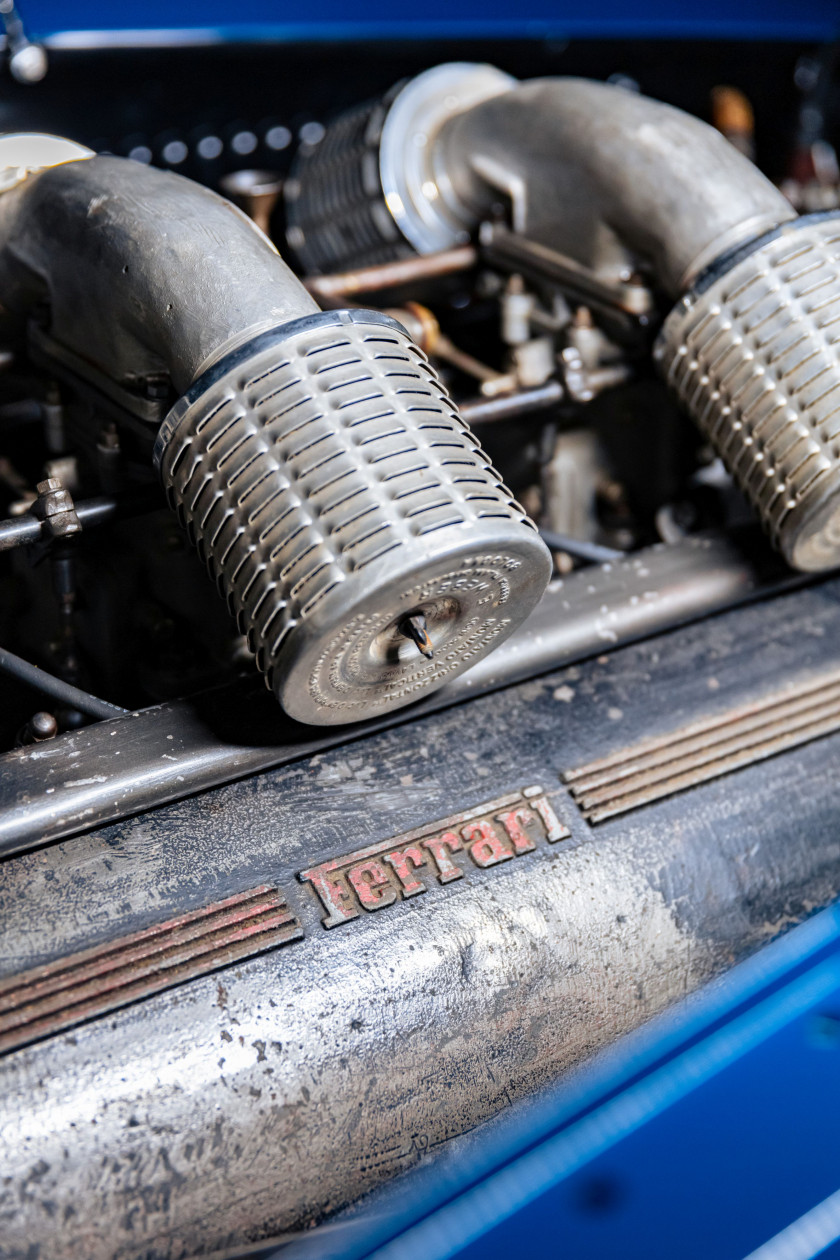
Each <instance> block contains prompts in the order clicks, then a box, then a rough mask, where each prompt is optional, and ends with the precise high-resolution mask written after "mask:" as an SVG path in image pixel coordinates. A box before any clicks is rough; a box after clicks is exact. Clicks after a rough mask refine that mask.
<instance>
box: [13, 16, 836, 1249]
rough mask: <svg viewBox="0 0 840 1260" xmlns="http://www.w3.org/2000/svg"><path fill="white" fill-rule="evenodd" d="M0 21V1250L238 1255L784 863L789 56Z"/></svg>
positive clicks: (685, 980) (601, 1008)
mask: <svg viewBox="0 0 840 1260" xmlns="http://www.w3.org/2000/svg"><path fill="white" fill-rule="evenodd" d="M12 12H13V13H14V10H12ZM4 20H5V19H4ZM6 27H7V62H8V64H7V67H6V74H5V78H4V80H3V81H2V85H0V92H2V95H0V99H2V100H3V106H2V108H3V111H4V117H3V123H2V135H0V496H2V505H0V696H2V704H0V741H2V743H0V859H2V861H0V907H2V921H3V945H4V948H3V950H2V955H0V959H1V961H0V1099H2V1102H0V1107H2V1111H3V1114H4V1123H3V1126H2V1128H0V1149H3V1150H4V1151H5V1153H6V1166H7V1168H8V1173H9V1175H8V1176H7V1177H6V1178H5V1179H4V1184H3V1187H2V1189H0V1222H2V1223H1V1224H0V1256H2V1257H8V1258H9V1260H12V1258H14V1260H24V1257H26V1258H27V1260H36V1258H37V1260H47V1258H48V1257H57V1258H58V1257H60V1258H61V1260H70V1258H72V1260H106V1258H107V1257H120V1260H131V1258H134V1257H138V1258H139V1257H141V1256H142V1257H146V1258H148V1260H164V1258H165V1260H180V1258H182V1257H187V1256H199V1255H202V1256H210V1255H214V1256H221V1255H223V1254H224V1255H228V1256H234V1255H240V1254H245V1249H246V1248H247V1247H251V1246H252V1247H254V1248H256V1247H257V1246H258V1245H260V1246H262V1245H267V1244H268V1243H269V1242H271V1241H272V1240H280V1241H282V1240H284V1239H286V1240H290V1239H293V1238H295V1237H297V1236H298V1235H299V1234H300V1233H301V1232H304V1231H314V1235H315V1236H317V1234H318V1228H319V1227H322V1226H323V1227H324V1228H327V1229H328V1228H329V1222H330V1221H331V1220H333V1219H334V1218H335V1215H336V1214H337V1213H340V1212H342V1211H345V1210H347V1209H348V1208H352V1205H354V1204H356V1203H358V1202H359V1201H360V1200H361V1199H362V1198H363V1196H365V1195H366V1194H368V1193H369V1192H371V1191H373V1190H375V1189H376V1188H377V1187H381V1186H382V1185H384V1184H388V1183H390V1182H391V1180H392V1179H393V1178H396V1177H397V1175H398V1174H400V1173H403V1172H404V1171H406V1170H407V1169H410V1168H413V1167H415V1166H416V1165H417V1164H419V1163H424V1162H429V1161H433V1160H434V1159H435V1158H436V1154H438V1153H440V1152H441V1151H442V1150H444V1149H445V1148H446V1145H447V1143H449V1142H451V1141H457V1140H458V1139H460V1138H461V1137H462V1136H463V1135H465V1134H467V1133H469V1132H471V1131H472V1130H474V1129H476V1128H477V1126H480V1125H481V1124H482V1123H484V1122H486V1121H488V1120H490V1119H491V1118H492V1117H494V1116H496V1115H498V1114H499V1113H501V1112H503V1111H505V1110H506V1109H508V1108H509V1107H510V1106H511V1105H512V1104H513V1103H515V1102H517V1101H518V1100H522V1099H527V1098H532V1097H534V1096H536V1095H537V1094H538V1091H539V1090H540V1089H542V1088H544V1087H545V1086H546V1085H547V1084H549V1083H551V1082H553V1081H556V1080H557V1079H558V1078H559V1077H560V1076H562V1074H563V1073H565V1072H567V1071H568V1070H569V1069H571V1068H572V1067H574V1066H576V1065H577V1064H580V1063H582V1062H584V1061H586V1060H587V1059H588V1058H589V1057H590V1056H591V1055H592V1054H593V1053H594V1052H595V1051H597V1050H599V1049H600V1048H601V1047H604V1046H608V1045H610V1044H612V1043H614V1042H615V1041H616V1040H617V1039H618V1038H619V1037H621V1036H622V1035H623V1034H625V1033H627V1032H629V1031H631V1030H632V1029H635V1028H637V1027H638V1026H639V1025H641V1024H642V1023H644V1022H645V1021H647V1020H648V1019H650V1018H651V1017H652V1016H654V1015H655V1014H657V1013H658V1012H660V1011H663V1010H665V1009H666V1008H668V1007H669V1006H670V1005H671V1004H672V1003H673V1002H675V1001H677V1000H678V999H679V998H682V997H683V996H684V995H685V994H687V993H689V992H691V991H693V990H694V989H696V988H697V987H698V986H700V985H702V984H703V983H705V982H707V981H709V980H711V979H712V978H713V977H715V976H719V975H721V974H722V973H723V972H725V971H726V970H727V969H728V968H729V967H731V966H732V965H733V964H734V963H735V962H737V961H739V960H740V959H742V958H745V957H747V956H748V955H749V954H751V953H753V952H754V951H755V950H757V949H759V948H760V947H761V946H762V945H763V944H764V943H765V942H766V941H768V940H770V939H771V938H772V937H774V936H775V935H778V934H779V933H780V932H781V931H783V930H784V929H786V928H787V927H789V926H792V925H794V924H797V923H799V922H801V921H802V920H804V919H805V918H807V917H808V916H809V915H810V914H812V913H813V912H814V911H815V910H817V909H819V908H821V907H824V906H827V905H829V904H830V903H831V902H832V901H833V900H835V899H836V897H837V896H838V894H839V893H840V865H838V857H840V839H838V832H837V828H836V807H837V785H836V771H835V769H834V766H835V755H836V750H837V747H838V746H840V744H838V741H840V634H838V631H840V585H838V579H837V577H836V575H835V573H836V569H837V566H838V561H840V169H838V162H837V156H836V147H835V146H836V144H837V142H838V130H840V85H839V84H838V76H837V61H838V46H836V45H824V46H815V45H813V44H804V43H801V44H794V43H793V42H784V41H778V42H767V43H759V42H755V43H746V44H742V43H737V42H727V41H724V40H720V41H712V40H710V41H695V42H689V41H687V40H686V41H682V40H649V41H644V42H636V41H633V40H618V39H613V40H608V39H604V40H570V41H566V40H559V39H558V40H553V39H549V38H544V39H537V38H534V39H521V40H511V41H509V42H505V41H501V40H498V41H493V40H484V41H482V40H472V39H470V40H468V39H461V40H453V39H449V40H421V39H418V40H413V41H405V42H398V41H395V42H382V43H376V42H375V41H371V42H365V43H358V44H355V43H352V42H351V43H347V44H338V43H328V42H327V43H323V44H318V43H314V42H313V43H304V44H301V45H294V44H285V45H284V44H273V43H265V44H247V45H245V44H236V43H219V44H217V45H215V44H209V45H207V46H200V45H196V46H184V47H146V48H142V49H141V48H132V47H128V46H126V47H116V46H114V47H103V48H97V49H86V48H84V47H78V48H75V47H73V46H72V44H70V43H68V45H67V47H63V46H62V45H61V44H60V43H58V44H56V46H55V47H50V48H48V55H49V68H48V69H47V68H46V64H43V65H42V64H41V63H40V62H38V63H37V65H36V64H35V62H36V61H37V58H35V59H34V60H32V58H31V57H30V54H29V53H27V54H26V57H25V58H24V60H23V61H22V62H20V63H19V65H18V69H17V70H15V67H14V60H13V59H12V60H8V58H9V57H11V54H12V53H13V52H14V50H15V47H17V52H18V54H20V53H21V51H24V52H26V48H25V47H23V46H22V45H20V43H18V45H15V44H14V39H13V35H14V32H13V29H12V28H11V27H10V26H9V21H8V20H6ZM26 47H28V48H30V49H31V48H34V47H35V45H27V46H26ZM32 56H33V57H34V54H33V55H32ZM27 58H29V60H27ZM30 62H31V66H35V68H34V69H32V68H31V66H30ZM27 67H30V68H27ZM42 74H43V77H42ZM27 79H28V81H27ZM208 577H209V580H208ZM325 1223H326V1224H325Z"/></svg>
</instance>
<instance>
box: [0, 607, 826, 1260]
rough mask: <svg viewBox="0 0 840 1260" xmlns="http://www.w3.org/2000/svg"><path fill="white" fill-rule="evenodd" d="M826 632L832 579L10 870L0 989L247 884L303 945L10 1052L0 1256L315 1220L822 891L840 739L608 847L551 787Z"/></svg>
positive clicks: (741, 685) (0, 1088)
mask: <svg viewBox="0 0 840 1260" xmlns="http://www.w3.org/2000/svg"><path fill="white" fill-rule="evenodd" d="M839 630H840V625H838V602H837V588H836V582H834V583H831V582H827V583H823V584H822V585H818V586H814V587H811V588H809V589H807V590H803V591H799V592H797V593H796V594H795V595H786V596H782V597H780V598H777V599H775V600H772V601H766V602H764V603H763V604H762V605H761V606H755V607H751V608H743V609H740V610H737V611H735V612H731V613H729V614H726V615H724V616H722V617H720V618H716V619H713V620H710V621H707V622H704V623H703V624H702V625H699V626H694V627H689V628H684V629H682V630H681V631H678V632H676V633H672V634H669V635H664V636H660V637H659V638H656V639H652V640H650V641H648V642H647V643H644V644H640V645H635V646H633V647H629V648H626V649H623V650H622V651H618V652H614V653H611V654H610V655H609V657H607V658H601V659H598V658H595V659H593V660H591V661H590V662H589V663H587V664H585V665H580V666H575V667H572V668H569V669H566V670H564V671H559V672H556V673H554V674H553V675H551V676H549V677H547V678H545V679H542V680H539V681H536V682H535V681H532V682H528V683H525V684H523V685H522V686H520V687H513V688H508V689H507V690H505V691H504V692H502V693H499V694H497V695H493V696H485V697H483V698H480V699H477V700H475V701H474V702H473V703H471V704H469V705H462V706H457V707H453V708H451V709H449V710H448V711H447V712H444V713H437V714H432V715H427V716H425V717H423V718H421V719H419V720H416V721H413V722H410V723H407V724H405V725H404V726H402V727H401V729H399V730H395V731H385V732H380V733H376V734H372V735H368V736H365V737H363V738H360V739H357V740H355V741H354V742H352V743H348V744H346V745H345V746H343V747H340V748H334V749H332V750H330V751H327V752H324V753H322V754H320V755H317V756H315V757H311V758H307V759H306V760H304V761H299V762H298V763H297V764H294V765H289V766H286V767H282V768H279V769H277V770H274V771H270V772H268V773H267V774H264V775H259V776H253V777H252V778H250V779H248V780H245V781H242V782H240V783H237V784H234V785H230V786H227V787H224V788H221V789H217V790H216V791H214V792H211V793H208V794H204V795H202V796H200V797H198V798H195V799H193V800H188V801H183V802H180V803H178V804H175V805H170V806H167V807H161V808H158V809H156V810H153V811H151V812H149V813H147V814H144V815H141V816H140V817H137V818H134V819H132V820H126V821H124V822H122V823H120V824H118V825H116V826H114V827H110V828H108V829H106V830H103V831H99V832H93V833H89V834H87V835H85V836H79V837H77V838H75V839H73V840H70V841H67V842H65V843H64V844H61V845H56V846H53V847H52V848H51V849H50V850H48V851H46V852H42V853H33V854H27V855H23V856H21V857H18V858H15V859H12V860H11V861H7V862H5V863H4V864H3V865H2V867H1V868H0V910H1V911H2V920H3V924H4V941H3V944H4V950H3V957H2V964H0V970H2V973H3V974H4V975H5V976H13V975H16V974H18V973H19V972H20V971H24V970H28V969H30V968H32V967H45V966H49V965H51V964H55V963H56V962H58V961H59V960H61V959H62V958H64V957H67V956H74V955H75V954H76V953H77V951H79V950H84V949H91V948H93V947H96V946H103V945H105V944H108V943H115V942H119V941H120V940H121V939H123V938H124V937H125V936H126V935H131V934H134V933H136V932H139V931H143V930H144V929H147V928H149V927H152V926H154V925H155V924H159V923H161V922H162V921H168V920H169V919H171V918H173V917H175V916H177V915H183V914H185V913H189V912H191V911H193V910H196V909H200V908H202V907H205V906H208V905H215V904H217V903H219V902H220V901H223V900H225V899H226V898H227V897H230V896H232V895H235V894H236V893H237V892H239V891H243V890H249V889H254V888H255V886H256V885H261V884H262V885H271V886H272V887H275V888H277V889H278V891H279V893H280V895H281V896H282V897H283V899H284V900H285V901H286V902H287V904H288V906H289V909H290V911H291V912H292V913H293V914H294V916H295V918H296V919H297V920H298V922H299V923H300V925H301V928H302V930H303V932H304V936H303V938H302V939H299V940H296V941H292V942H290V943H287V944H284V945H283V946H282V948H280V949H278V950H274V951H271V952H269V953H266V954H263V955H261V956H260V957H257V958H251V959H246V960H244V961H240V962H237V963H236V964H235V965H233V966H229V967H225V968H224V969H222V970H219V971H217V972H216V973H215V974H213V975H211V976H204V977H201V978H198V979H194V980H191V981H189V982H187V983H185V984H182V985H180V986H179V987H178V988H176V989H172V990H170V991H168V992H166V993H158V994H156V995H155V996H152V997H150V998H148V999H146V1000H144V1001H142V1002H140V1003H138V1004H135V1005H133V1006H130V1007H127V1008H125V1009H123V1010H122V1011H116V1012H113V1013H111V1014H108V1015H107V1016H106V1017H104V1018H98V1019H94V1020H91V1021H85V1022H82V1023H81V1024H79V1025H78V1026H77V1027H75V1028H74V1029H73V1030H68V1031H66V1032H63V1033H59V1034H58V1035H56V1036H53V1037H50V1038H48V1039H46V1040H43V1041H41V1042H39V1043H38V1044H35V1045H31V1046H29V1047H26V1048H23V1049H20V1050H18V1051H15V1052H14V1053H12V1054H10V1055H8V1056H6V1057H5V1059H3V1060H2V1065H0V1109H2V1114H3V1125H2V1129H0V1155H2V1158H3V1162H4V1167H5V1169H6V1173H7V1175H6V1178H5V1179H4V1182H3V1185H2V1187H0V1213H2V1214H3V1215H2V1220H3V1230H2V1243H0V1247H2V1248H5V1250H6V1252H7V1254H10V1255H15V1254H16V1253H18V1254H19V1253H21V1252H22V1253H23V1254H24V1255H25V1254H26V1250H27V1248H33V1247H36V1246H40V1248H41V1251H42V1253H43V1254H47V1255H50V1256H51V1260H139V1257H141V1256H142V1257H144V1260H152V1258H153V1260H163V1258H165V1260H176V1258H177V1260H181V1257H184V1256H194V1255H200V1254H203V1253H207V1252H211V1253H212V1251H213V1250H214V1249H216V1250H219V1249H222V1248H224V1247H228V1248H229V1249H231V1250H233V1249H234V1248H235V1247H236V1246H239V1247H244V1246H245V1245H246V1244H247V1243H248V1242H251V1241H256V1240H258V1239H259V1238H261V1237H264V1236H266V1235H268V1236H271V1235H272V1234H276V1233H279V1232H281V1231H283V1230H293V1229H299V1228H306V1226H307V1225H309V1224H310V1223H311V1222H313V1221H315V1220H320V1219H323V1217H325V1216H328V1215H329V1214H330V1213H331V1212H332V1211H334V1210H335V1209H336V1208H338V1207H339V1206H341V1205H343V1204H345V1203H347V1202H349V1201H351V1200H353V1199H354V1198H356V1197H357V1196H358V1195H360V1194H362V1193H364V1192H365V1191H366V1190H368V1189H371V1188H372V1187H374V1186H375V1185H377V1184H380V1183H381V1182H383V1181H385V1180H388V1179H389V1178H390V1177H392V1176H393V1175H394V1174H395V1173H397V1172H398V1171H400V1170H401V1169H404V1168H408V1167H410V1166H412V1165H413V1164H415V1163H417V1162H418V1161H419V1160H421V1159H422V1158H423V1156H424V1155H425V1154H426V1153H427V1152H430V1151H433V1150H435V1149H436V1148H438V1147H439V1146H440V1145H441V1144H442V1143H445V1142H446V1141H447V1140H448V1138H450V1137H452V1136H455V1135H457V1134H459V1133H462V1132H464V1131H465V1130H467V1129H469V1128H471V1127H473V1126H474V1125H476V1124H477V1123H479V1122H480V1121H481V1120H482V1119H484V1118H487V1117H489V1116H492V1115H493V1114H496V1113H498V1112H499V1111H501V1110H503V1109H505V1108H506V1107H507V1106H508V1105H509V1103H510V1102H511V1101H512V1100H514V1099H516V1098H518V1097H522V1096H524V1095H527V1094H530V1093H531V1092H533V1091H534V1090H535V1089H537V1088H538V1087H539V1086H540V1085H541V1084H543V1083H546V1082H548V1081H549V1080H552V1079H555V1078H556V1076H557V1075H558V1074H559V1073H560V1072H562V1071H563V1070H564V1069H565V1068H567V1067H569V1066H570V1065H571V1064H573V1063H575V1062H578V1061H580V1060H581V1059H583V1058H584V1057H586V1056H587V1055H588V1054H590V1053H591V1052H592V1051H593V1050H594V1049H596V1048H597V1047H598V1046H600V1045H603V1044H605V1043H607V1042H610V1041H612V1040H614V1039H615V1037H617V1036H619V1035H620V1034H621V1033H622V1032H623V1031H625V1030H627V1029H630V1028H632V1027H635V1026H636V1025H638V1024H639V1023H641V1022H642V1021H644V1020H645V1019H646V1018H648V1017H650V1016H651V1015H652V1014H654V1013H655V1012H656V1011H658V1010H661V1009H662V1008H663V1007H665V1006H667V1005H668V1004H669V1003H670V1002H672V1001H674V1000H675V999H677V998H679V997H681V996H682V995H683V994H684V993H686V992H687V991H690V990H691V989H693V988H694V987H696V986H697V985H698V984H700V983H702V982H703V981H704V980H706V979H708V978H709V977H711V976H713V975H715V974H717V973H719V972H720V971H721V970H723V969H724V968H725V967H726V966H727V965H729V964H730V963H731V961H732V959H733V957H739V956H742V955H743V954H745V953H747V952H749V951H750V950H752V949H755V948H757V947H758V946H760V945H761V944H762V943H763V942H764V941H766V940H768V939H769V938H770V937H772V936H773V935H774V934H776V933H777V932H778V931H780V930H781V929H782V928H783V927H784V926H786V925H788V924H790V923H791V922H796V921H799V920H800V919H802V918H803V917H806V916H807V915H808V914H810V913H812V911H813V910H814V908H815V907H817V906H820V905H824V904H827V903H828V902H829V901H830V900H832V899H833V898H834V897H836V896H837V894H838V891H840V885H839V884H838V879H840V864H838V858H840V840H839V839H838V835H837V829H836V825H835V821H836V807H837V793H838V787H837V776H836V758H837V751H838V739H840V737H838V736H837V735H833V736H829V737H827V738H823V739H819V740H816V741H814V742H812V743H810V744H808V745H807V746H802V747H799V748H797V749H793V750H790V751H788V752H787V753H785V754H784V755H783V756H781V757H779V758H777V759H775V760H774V761H772V762H771V761H765V762H763V763H760V764H757V765H752V766H750V767H747V768H745V769H742V770H740V771H739V772H738V773H736V774H732V775H729V776H727V777H726V778H725V779H717V780H714V781H711V782H707V783H705V784H703V785H701V786H699V787H697V788H695V789H694V790H693V791H692V794H691V798H690V801H689V800H688V799H687V798H685V797H669V798H666V799H663V800H660V801H658V802H656V803H654V804H651V805H648V806H646V807H645V808H644V809H643V810H639V811H637V812H635V813H633V814H632V815H628V816H626V817H623V818H620V819H615V820H612V821H607V822H604V823H602V824H600V825H599V826H598V827H597V828H594V829H593V828H592V827H591V826H590V824H589V823H588V822H587V821H586V819H585V818H584V817H583V816H582V814H581V812H580V811H579V809H578V808H577V806H576V805H575V803H574V801H573V800H572V798H571V796H570V795H569V793H568V791H567V790H566V789H565V788H564V787H563V785H562V781H561V776H562V774H563V772H564V771H565V770H566V769H568V768H569V767H573V766H575V765H579V764H581V763H582V762H589V761H594V760H597V759H598V758H599V757H605V756H610V755H611V754H613V753H614V752H617V751H618V750H620V749H621V748H624V747H627V746H632V745H634V744H636V743H638V742H640V741H641V740H643V739H645V738H656V737H663V736H665V735H667V733H668V731H669V730H671V729H673V728H674V727H675V726H680V725H688V724H690V723H691V722H692V721H693V720H704V719H711V718H714V717H716V716H720V715H721V714H723V713H728V712H729V711H730V710H731V708H732V707H733V705H738V704H747V703H750V702H754V701H760V700H761V699H762V698H764V697H766V696H767V695H769V694H771V693H773V692H774V691H775V690H776V689H778V685H779V678H780V677H786V678H788V679H790V681H791V682H792V683H796V684H797V685H799V684H805V683H806V681H807V680H808V679H810V680H812V681H813V680H815V679H818V678H820V677H822V675H823V674H824V672H825V671H826V670H827V669H829V668H830V667H832V664H833V667H834V668H835V669H837V668H838V643H840V633H838V631H839ZM535 792H536V793H537V795H534V793H535ZM540 792H542V796H541V795H539V793H540ZM541 800H542V801H546V802H547V803H548V804H550V806H551V810H552V811H553V815H554V816H555V817H556V819H557V820H558V823H559V827H556V828H555V827H553V826H551V825H550V822H551V815H550V814H546V817H545V818H541V817H540V815H539V802H540V801H541ZM529 815H530V816H529ZM546 819H547V820H548V821H546ZM567 833H568V834H567ZM231 837H236V843H235V844H232V843H231ZM415 847H416V848H417V849H418V850H419V851H420V856H421V858H422V863H421V864H420V865H415V862H414V857H413V856H412V854H411V850H412V848H415ZM514 848H515V850H516V851H515V852H512V850H513V849H514ZM438 857H440V859H441V861H442V862H445V860H446V859H449V860H450V861H451V862H452V864H453V866H454V867H455V868H456V869H457V871H458V874H457V875H456V876H455V877H451V876H452V872H451V871H450V870H449V868H448V867H447V866H446V865H445V864H444V865H440V866H438ZM376 862H379V863H380V864H381V866H382V867H383V868H384V875H383V873H382V871H380V870H378V869H377V867H376V865H375V863H376ZM436 872H438V873H436ZM318 873H321V874H322V875H323V876H324V878H325V882H326V883H327V884H329V883H330V881H334V885H333V886H334V887H336V888H337V889H338V890H340V891H341V892H343V893H344V894H346V898H344V897H340V896H339V892H338V891H336V892H335V893H334V894H332V895H333V897H334V900H335V902H336V904H338V905H339V906H340V907H341V908H342V909H343V910H344V911H346V912H348V913H345V914H344V915H343V917H342V916H341V915H339V919H340V922H339V923H338V924H337V925H336V926H329V927H328V926H325V924H324V919H325V917H327V906H326V904H325V902H324V900H323V897H322V895H321V891H319V889H318V886H317V883H316V881H315V876H317V875H318ZM444 875H446V876H447V878H446V881H445V882H444V880H443V878H440V877H442V876H444ZM439 876H440V877H439ZM415 879H416V880H417V882H419V883H420V884H422V886H423V887H422V889H421V890H419V891H418V890H416V889H415V887H414V884H413V881H414V880H415ZM302 880H303V882H301V881H302ZM397 881H399V883H397ZM389 889H390V891H389ZM400 889H401V890H402V891H400ZM348 899H349V900H348Z"/></svg>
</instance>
